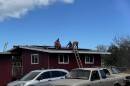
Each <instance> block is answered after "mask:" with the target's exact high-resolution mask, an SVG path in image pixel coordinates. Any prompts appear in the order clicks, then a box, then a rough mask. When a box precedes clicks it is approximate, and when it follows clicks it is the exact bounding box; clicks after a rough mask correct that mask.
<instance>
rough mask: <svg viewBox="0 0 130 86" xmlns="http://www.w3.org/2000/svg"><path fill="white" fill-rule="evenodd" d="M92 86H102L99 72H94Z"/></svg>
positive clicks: (91, 79)
mask: <svg viewBox="0 0 130 86" xmlns="http://www.w3.org/2000/svg"><path fill="white" fill-rule="evenodd" d="M90 81H91V82H92V83H91V86H100V83H101V80H100V76H99V73H98V71H97V70H95V71H92V74H91V78H90Z"/></svg>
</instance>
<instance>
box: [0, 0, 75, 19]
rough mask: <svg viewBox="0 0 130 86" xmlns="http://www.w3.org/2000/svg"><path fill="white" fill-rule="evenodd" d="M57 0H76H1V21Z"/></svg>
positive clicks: (58, 0)
mask: <svg viewBox="0 0 130 86" xmlns="http://www.w3.org/2000/svg"><path fill="white" fill-rule="evenodd" d="M56 2H61V3H73V2H74V0H0V21H3V20H5V19H7V18H20V17H21V16H24V15H25V14H26V13H27V12H28V11H30V10H33V9H34V8H35V7H37V6H40V7H41V6H48V5H50V4H53V3H56Z"/></svg>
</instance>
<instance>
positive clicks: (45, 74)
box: [37, 72, 51, 80]
mask: <svg viewBox="0 0 130 86" xmlns="http://www.w3.org/2000/svg"><path fill="white" fill-rule="evenodd" d="M49 78H51V74H50V72H44V73H42V74H41V75H40V76H39V77H38V78H37V80H42V79H49Z"/></svg>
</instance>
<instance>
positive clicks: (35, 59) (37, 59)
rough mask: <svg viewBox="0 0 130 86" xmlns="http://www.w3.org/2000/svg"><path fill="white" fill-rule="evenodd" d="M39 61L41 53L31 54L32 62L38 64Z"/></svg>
mask: <svg viewBox="0 0 130 86" xmlns="http://www.w3.org/2000/svg"><path fill="white" fill-rule="evenodd" d="M38 63H39V55H38V54H32V55H31V64H38Z"/></svg>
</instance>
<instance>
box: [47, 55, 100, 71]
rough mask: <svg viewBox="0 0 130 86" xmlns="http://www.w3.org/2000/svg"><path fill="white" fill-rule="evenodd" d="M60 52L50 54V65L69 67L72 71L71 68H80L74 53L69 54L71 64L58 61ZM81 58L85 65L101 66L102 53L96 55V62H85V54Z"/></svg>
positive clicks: (53, 66)
mask: <svg viewBox="0 0 130 86" xmlns="http://www.w3.org/2000/svg"><path fill="white" fill-rule="evenodd" d="M57 57H58V54H50V55H49V59H50V67H52V68H63V69H67V70H68V71H70V70H71V69H74V68H78V64H77V61H76V58H75V56H74V54H70V55H69V64H59V63H58V58H57ZM80 59H81V61H82V64H83V67H97V66H101V57H100V55H96V54H95V55H94V60H95V61H94V64H85V55H84V54H83V55H80Z"/></svg>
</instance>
